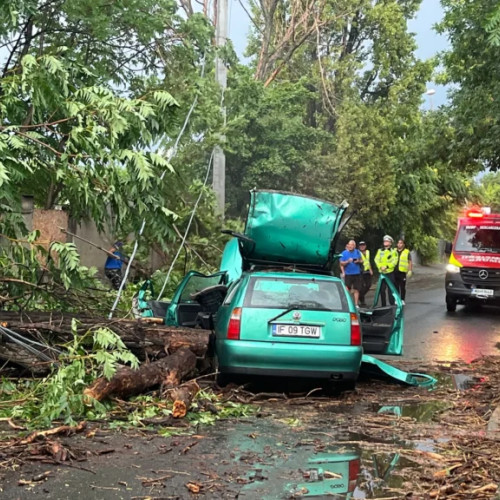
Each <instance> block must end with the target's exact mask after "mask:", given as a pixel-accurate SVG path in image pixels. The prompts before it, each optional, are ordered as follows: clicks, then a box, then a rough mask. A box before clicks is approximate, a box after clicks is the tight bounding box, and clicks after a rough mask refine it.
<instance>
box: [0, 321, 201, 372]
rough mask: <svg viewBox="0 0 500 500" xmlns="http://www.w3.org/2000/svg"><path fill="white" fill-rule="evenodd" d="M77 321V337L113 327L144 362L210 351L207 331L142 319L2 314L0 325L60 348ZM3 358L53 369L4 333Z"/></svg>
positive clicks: (37, 368) (0, 343)
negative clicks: (179, 353) (180, 352)
mask: <svg viewBox="0 0 500 500" xmlns="http://www.w3.org/2000/svg"><path fill="white" fill-rule="evenodd" d="M73 318H74V319H76V320H77V326H76V334H77V335H84V334H85V333H86V332H88V331H89V330H94V329H97V328H103V327H104V328H109V329H110V330H112V331H113V332H114V333H116V334H117V335H118V336H119V337H120V338H121V339H122V341H123V343H124V344H125V345H126V346H127V347H128V348H129V349H130V350H131V351H132V352H133V353H134V354H135V355H136V356H137V357H138V358H139V359H140V360H145V359H147V358H151V357H154V358H156V357H162V356H166V355H168V354H172V353H173V352H176V351H177V350H179V349H181V348H183V347H188V348H189V349H190V350H191V351H193V352H194V353H195V354H196V356H198V357H204V356H205V353H206V351H207V348H208V341H209V335H210V332H209V331H207V330H201V329H195V328H181V327H172V326H165V325H158V324H152V323H149V322H147V321H145V320H142V319H133V320H124V319H111V320H109V319H105V318H95V317H90V316H86V315H78V314H76V315H75V314H71V313H40V312H34V313H17V312H0V325H2V326H4V327H7V328H9V329H10V330H12V331H14V332H16V333H19V334H20V335H23V336H25V337H27V338H31V339H33V340H37V341H39V342H42V343H47V344H49V345H51V344H52V345H57V344H65V343H67V342H68V341H70V340H72V339H73V337H74V335H75V332H74V331H73V329H72V319H73ZM0 359H3V360H5V361H11V362H14V363H16V364H18V365H20V366H23V367H25V368H28V369H30V370H31V371H33V372H35V371H37V372H40V373H43V372H44V371H47V370H48V367H49V366H50V365H49V364H47V363H44V364H40V363H39V362H38V360H37V358H36V356H34V355H33V354H31V353H28V352H26V351H25V349H23V348H22V347H21V346H19V345H17V344H13V343H11V342H9V339H8V337H7V336H2V335H1V334H0Z"/></svg>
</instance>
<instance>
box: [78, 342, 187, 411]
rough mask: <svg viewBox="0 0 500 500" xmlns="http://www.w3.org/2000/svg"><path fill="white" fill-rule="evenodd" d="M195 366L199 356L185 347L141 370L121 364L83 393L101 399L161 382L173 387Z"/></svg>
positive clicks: (121, 395) (128, 393) (144, 388)
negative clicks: (108, 378) (107, 377)
mask: <svg viewBox="0 0 500 500" xmlns="http://www.w3.org/2000/svg"><path fill="white" fill-rule="evenodd" d="M195 368H196V356H195V355H194V353H193V352H191V351H190V350H189V349H187V348H185V347H183V348H182V349H180V350H178V351H177V352H175V353H174V354H172V355H171V356H167V357H166V358H162V359H160V360H159V361H154V362H152V363H145V364H143V365H141V366H140V367H139V369H138V370H132V369H131V368H128V367H124V368H121V369H120V370H118V371H117V372H116V373H115V375H114V376H113V377H112V378H111V380H107V379H105V378H99V379H97V380H96V381H95V382H94V383H93V384H92V385H91V386H90V387H87V389H85V390H84V391H83V394H84V396H86V397H88V398H93V399H97V400H98V401H102V400H103V399H106V398H108V397H110V396H118V397H120V398H125V397H129V396H134V395H135V394H141V393H142V392H145V391H146V390H148V389H150V388H152V387H155V386H158V385H160V384H163V386H164V387H165V388H173V387H175V386H177V385H179V384H180V383H181V381H182V379H184V378H185V377H187V376H188V375H189V374H190V373H192V372H193V371H194V370H195Z"/></svg>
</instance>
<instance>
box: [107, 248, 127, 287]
mask: <svg viewBox="0 0 500 500" xmlns="http://www.w3.org/2000/svg"><path fill="white" fill-rule="evenodd" d="M122 247H123V243H122V242H121V241H116V242H115V243H114V244H113V246H112V247H111V248H110V249H109V250H108V252H109V253H112V254H113V255H108V258H107V259H106V263H105V264H104V274H105V275H106V278H108V279H109V281H111V285H112V286H113V288H114V289H115V290H119V289H120V285H121V283H122V279H123V277H122V265H123V258H124V255H123V254H122V253H121V252H120V249H121V248H122Z"/></svg>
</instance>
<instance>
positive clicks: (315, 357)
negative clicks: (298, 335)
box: [216, 339, 363, 381]
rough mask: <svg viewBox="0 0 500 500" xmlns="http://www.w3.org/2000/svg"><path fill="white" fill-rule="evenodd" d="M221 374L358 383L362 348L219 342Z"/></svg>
mask: <svg viewBox="0 0 500 500" xmlns="http://www.w3.org/2000/svg"><path fill="white" fill-rule="evenodd" d="M216 351H217V357H218V361H219V369H220V371H221V372H222V373H234V374H244V375H268V376H286V377H311V378H331V379H334V380H338V381H343V380H345V381H351V380H356V378H357V377H358V374H359V369H360V366H361V357H362V354H363V353H362V349H361V347H357V346H342V345H313V344H297V343H289V344H287V343H284V342H279V343H278V342H255V341H245V340H225V339H224V340H218V341H217V343H216Z"/></svg>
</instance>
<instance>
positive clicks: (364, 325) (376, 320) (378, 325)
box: [359, 274, 404, 356]
mask: <svg viewBox="0 0 500 500" xmlns="http://www.w3.org/2000/svg"><path fill="white" fill-rule="evenodd" d="M384 289H385V290H384ZM359 316H360V321H361V333H362V335H363V351H364V353H365V354H391V355H394V356H401V355H402V354H403V330H404V319H403V302H402V301H401V297H400V296H399V293H398V292H397V290H396V287H395V286H394V284H393V283H392V281H391V280H390V279H388V278H387V277H386V276H384V275H383V274H381V275H380V277H379V280H378V283H377V288H376V289H375V297H374V300H373V307H371V308H369V309H361V310H360V311H359Z"/></svg>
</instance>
